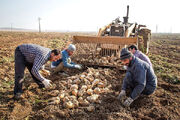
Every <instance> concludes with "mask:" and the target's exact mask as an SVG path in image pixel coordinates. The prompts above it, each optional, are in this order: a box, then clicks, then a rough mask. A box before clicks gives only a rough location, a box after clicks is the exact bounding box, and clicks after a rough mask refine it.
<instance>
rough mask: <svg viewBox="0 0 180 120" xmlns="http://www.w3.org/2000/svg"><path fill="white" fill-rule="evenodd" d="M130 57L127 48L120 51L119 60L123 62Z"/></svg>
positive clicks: (130, 54)
mask: <svg viewBox="0 0 180 120" xmlns="http://www.w3.org/2000/svg"><path fill="white" fill-rule="evenodd" d="M130 57H132V53H131V52H130V51H129V50H128V49H127V48H123V49H122V50H121V55H120V60H124V59H127V58H130Z"/></svg>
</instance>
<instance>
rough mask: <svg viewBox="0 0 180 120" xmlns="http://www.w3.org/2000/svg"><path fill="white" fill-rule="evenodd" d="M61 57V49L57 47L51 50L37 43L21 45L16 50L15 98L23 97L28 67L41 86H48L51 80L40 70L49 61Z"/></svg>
mask: <svg viewBox="0 0 180 120" xmlns="http://www.w3.org/2000/svg"><path fill="white" fill-rule="evenodd" d="M60 57H61V56H60V51H59V50H56V49H54V50H50V49H49V48H45V47H42V46H39V45H35V44H22V45H19V46H18V47H17V48H16V50H15V86H14V98H15V99H19V98H21V94H22V92H23V91H22V83H23V80H24V79H23V78H24V70H25V68H26V67H27V69H28V70H29V72H30V74H31V76H32V78H33V80H34V81H35V82H36V83H37V84H38V85H39V87H40V88H43V87H46V88H48V87H49V86H50V85H51V84H50V80H48V79H46V78H44V77H43V76H42V75H41V74H40V73H39V70H41V69H42V67H43V65H44V64H45V63H46V62H47V61H56V60H58V59H60Z"/></svg>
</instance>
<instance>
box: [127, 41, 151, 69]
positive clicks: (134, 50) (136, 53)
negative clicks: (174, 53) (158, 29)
mask: <svg viewBox="0 0 180 120" xmlns="http://www.w3.org/2000/svg"><path fill="white" fill-rule="evenodd" d="M128 50H129V51H130V52H131V53H132V54H133V55H134V56H135V57H138V58H139V59H141V60H143V61H145V62H147V63H148V64H149V65H150V66H152V63H151V61H150V59H149V57H148V56H147V55H145V54H144V53H142V52H141V51H139V50H138V48H137V47H136V45H131V46H129V47H128Z"/></svg>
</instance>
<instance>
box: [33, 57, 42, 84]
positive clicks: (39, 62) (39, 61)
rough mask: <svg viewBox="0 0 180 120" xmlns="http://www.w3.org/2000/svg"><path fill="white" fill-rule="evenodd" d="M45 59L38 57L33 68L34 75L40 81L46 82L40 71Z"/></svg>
mask: <svg viewBox="0 0 180 120" xmlns="http://www.w3.org/2000/svg"><path fill="white" fill-rule="evenodd" d="M44 63H45V59H44V57H43V56H42V55H37V57H36V58H35V59H34V63H33V67H32V70H31V72H32V74H33V75H34V76H35V77H36V78H37V79H38V80H40V81H43V80H45V78H44V77H43V76H42V75H41V74H40V73H39V70H40V69H41V67H42V66H43V65H44Z"/></svg>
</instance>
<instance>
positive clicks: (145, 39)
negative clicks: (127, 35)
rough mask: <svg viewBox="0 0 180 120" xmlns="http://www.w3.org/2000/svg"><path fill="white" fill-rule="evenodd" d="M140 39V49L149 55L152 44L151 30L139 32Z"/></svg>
mask: <svg viewBox="0 0 180 120" xmlns="http://www.w3.org/2000/svg"><path fill="white" fill-rule="evenodd" d="M138 35H139V37H138V39H139V42H138V44H139V45H138V48H139V49H140V50H141V51H142V52H144V53H146V54H148V52H149V43H150V40H151V30H149V29H147V28H146V29H141V30H139V32H138Z"/></svg>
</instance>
